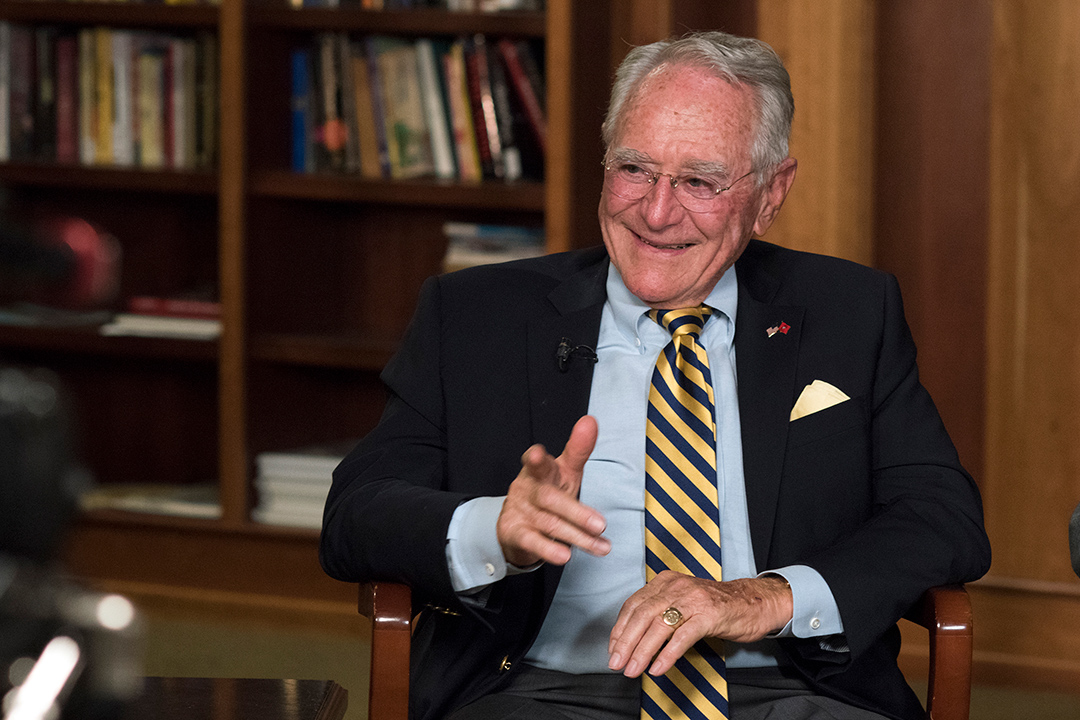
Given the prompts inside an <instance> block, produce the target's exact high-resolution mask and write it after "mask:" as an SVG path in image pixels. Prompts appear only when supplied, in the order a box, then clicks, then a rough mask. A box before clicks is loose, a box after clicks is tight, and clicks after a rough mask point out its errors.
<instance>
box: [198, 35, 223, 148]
mask: <svg viewBox="0 0 1080 720" xmlns="http://www.w3.org/2000/svg"><path fill="white" fill-rule="evenodd" d="M195 46H196V57H195V93H196V102H197V105H198V111H197V114H196V118H195V122H196V125H195V165H196V167H200V168H211V167H214V165H215V163H216V162H217V144H218V141H217V134H218V44H217V37H216V36H215V35H214V34H213V33H211V32H208V31H200V32H199V33H197V34H196V36H195Z"/></svg>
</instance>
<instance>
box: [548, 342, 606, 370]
mask: <svg viewBox="0 0 1080 720" xmlns="http://www.w3.org/2000/svg"><path fill="white" fill-rule="evenodd" d="M576 357H577V358H581V359H583V360H588V361H590V362H597V361H598V358H597V357H596V350H594V349H592V348H591V347H588V346H587V345H577V346H572V345H571V344H570V338H563V339H562V340H560V341H559V347H558V348H557V349H556V350H555V361H556V362H557V363H558V365H559V372H566V371H567V370H569V365H570V360H571V359H572V358H576Z"/></svg>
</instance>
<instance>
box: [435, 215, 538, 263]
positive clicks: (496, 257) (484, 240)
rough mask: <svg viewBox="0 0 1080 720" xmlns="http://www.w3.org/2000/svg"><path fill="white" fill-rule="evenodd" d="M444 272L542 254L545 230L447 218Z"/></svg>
mask: <svg viewBox="0 0 1080 720" xmlns="http://www.w3.org/2000/svg"><path fill="white" fill-rule="evenodd" d="M443 234H444V235H445V236H446V239H447V246H446V254H445V256H444V257H443V272H454V271H455V270H462V269H464V268H467V267H474V266H476V265H487V264H490V263H497V262H507V261H510V260H522V259H525V258H531V257H539V256H541V255H543V254H544V230H543V228H533V227H525V226H518V225H493V224H484V223H462V222H447V223H444V224H443Z"/></svg>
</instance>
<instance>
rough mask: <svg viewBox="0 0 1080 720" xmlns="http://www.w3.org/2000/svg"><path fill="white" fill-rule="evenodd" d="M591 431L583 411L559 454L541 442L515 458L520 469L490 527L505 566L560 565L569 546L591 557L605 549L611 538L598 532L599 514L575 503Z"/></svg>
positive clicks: (593, 442) (592, 422)
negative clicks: (539, 563)
mask: <svg viewBox="0 0 1080 720" xmlns="http://www.w3.org/2000/svg"><path fill="white" fill-rule="evenodd" d="M596 433H597V427H596V420H595V418H593V417H591V416H589V415H586V416H584V417H582V418H581V419H580V420H578V421H577V423H576V424H575V425H574V429H573V431H572V432H571V433H570V439H569V440H567V441H566V447H565V448H564V449H563V452H562V454H561V455H559V457H553V456H552V455H551V454H550V453H548V452H547V450H545V449H544V447H543V446H542V445H533V446H532V447H530V448H529V449H528V450H526V451H525V454H524V455H522V456H521V472H520V473H518V476H517V478H515V479H514V482H512V483H511V484H510V490H509V492H508V493H507V495H506V501H505V502H504V503H503V508H502V512H501V513H499V520H498V523H497V525H496V532H497V535H498V538H499V544H500V545H501V546H502V551H503V556H504V557H505V558H506V561H507V562H509V563H510V564H511V565H516V566H518V567H529V566H530V565H534V564H535V563H537V562H541V561H543V562H549V563H554V564H556V565H565V564H566V563H567V562H568V561H569V560H570V548H571V547H579V548H581V549H582V550H584V551H585V552H588V553H590V554H592V555H606V554H607V553H608V551H609V550H611V542H610V541H609V540H608V539H607V538H605V537H603V536H602V535H601V534H602V533H603V532H604V528H605V527H607V522H606V521H605V520H604V516H603V515H601V514H600V513H598V512H597V511H596V510H594V509H592V508H590V507H588V506H587V505H583V504H582V503H581V502H579V501H578V492H579V491H580V490H581V475H582V472H583V470H584V468H585V461H586V460H588V459H589V455H590V454H591V453H592V450H593V446H594V445H596Z"/></svg>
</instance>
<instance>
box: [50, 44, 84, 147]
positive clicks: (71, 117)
mask: <svg viewBox="0 0 1080 720" xmlns="http://www.w3.org/2000/svg"><path fill="white" fill-rule="evenodd" d="M78 76H79V47H78V41H77V39H76V37H75V36H74V35H62V36H61V37H59V38H57V40H56V161H57V162H59V163H66V164H74V163H77V162H78V161H79V77H78Z"/></svg>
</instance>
